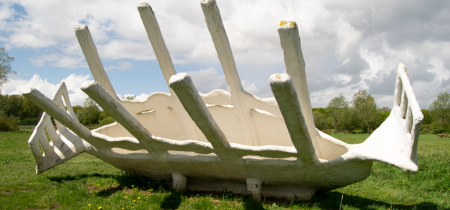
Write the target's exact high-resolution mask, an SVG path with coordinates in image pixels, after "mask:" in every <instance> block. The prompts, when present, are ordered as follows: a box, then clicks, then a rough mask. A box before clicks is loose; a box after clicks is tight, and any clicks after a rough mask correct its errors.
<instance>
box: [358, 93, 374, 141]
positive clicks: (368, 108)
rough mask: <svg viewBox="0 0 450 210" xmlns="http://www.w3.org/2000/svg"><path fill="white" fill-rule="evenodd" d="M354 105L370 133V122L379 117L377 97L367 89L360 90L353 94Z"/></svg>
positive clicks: (359, 117)
mask: <svg viewBox="0 0 450 210" xmlns="http://www.w3.org/2000/svg"><path fill="white" fill-rule="evenodd" d="M352 105H353V108H354V109H355V110H356V115H357V116H358V119H359V120H360V122H361V123H362V125H363V126H364V127H367V133H368V134H370V124H371V123H374V122H375V121H376V119H377V117H378V115H377V104H376V103H375V99H374V98H373V97H372V96H371V95H370V94H368V93H367V92H366V91H365V90H360V91H358V92H357V93H355V95H353V101H352Z"/></svg>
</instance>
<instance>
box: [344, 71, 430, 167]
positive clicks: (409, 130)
mask: <svg viewBox="0 0 450 210" xmlns="http://www.w3.org/2000/svg"><path fill="white" fill-rule="evenodd" d="M422 120H423V114H422V111H421V110H420V107H419V104H418V102H417V100H416V96H415V95H414V92H413V90H412V88H411V84H410V83H409V79H408V75H407V73H406V68H405V65H403V64H402V63H400V65H399V67H398V71H397V81H396V83H395V99H394V107H393V108H392V111H391V114H390V115H389V117H388V118H387V119H386V120H385V121H384V122H383V124H381V126H380V127H379V128H378V129H377V130H376V131H375V132H374V133H373V134H372V135H371V136H370V137H369V138H368V139H367V140H366V141H365V142H364V143H362V144H359V145H354V147H355V148H357V149H354V150H353V151H358V156H360V157H361V158H363V159H371V160H377V161H381V162H385V163H388V164H391V165H394V166H396V167H399V168H401V169H403V170H405V171H410V172H412V173H416V172H417V171H418V165H419V163H418V158H417V144H418V141H419V134H420V129H421V126H422Z"/></svg>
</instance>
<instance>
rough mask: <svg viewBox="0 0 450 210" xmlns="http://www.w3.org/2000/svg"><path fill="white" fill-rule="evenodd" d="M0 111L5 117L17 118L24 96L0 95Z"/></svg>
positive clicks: (19, 114) (20, 112)
mask: <svg viewBox="0 0 450 210" xmlns="http://www.w3.org/2000/svg"><path fill="white" fill-rule="evenodd" d="M2 98H3V99H2V101H3V103H2V106H1V107H0V109H1V110H0V112H1V113H2V114H3V115H5V116H7V117H15V118H19V117H20V116H21V115H22V111H23V110H22V105H23V101H24V100H23V99H24V97H23V96H21V95H5V96H3V97H2Z"/></svg>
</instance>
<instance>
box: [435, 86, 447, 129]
mask: <svg viewBox="0 0 450 210" xmlns="http://www.w3.org/2000/svg"><path fill="white" fill-rule="evenodd" d="M430 114H431V115H432V116H433V118H434V119H436V120H437V121H438V122H439V123H441V124H442V125H443V126H444V127H445V126H446V125H447V124H449V117H450V94H449V93H447V92H441V93H439V95H438V96H437V99H436V100H434V101H433V102H432V103H431V104H430Z"/></svg>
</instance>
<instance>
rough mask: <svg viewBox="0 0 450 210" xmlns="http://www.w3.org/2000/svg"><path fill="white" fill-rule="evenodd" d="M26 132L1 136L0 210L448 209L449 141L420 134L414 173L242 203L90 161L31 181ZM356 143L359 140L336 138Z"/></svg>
mask: <svg viewBox="0 0 450 210" xmlns="http://www.w3.org/2000/svg"><path fill="white" fill-rule="evenodd" d="M30 134H31V132H30V131H20V132H0V209H133V208H134V209H175V208H179V209H285V208H288V209H339V207H340V203H341V199H342V209H450V139H439V138H437V135H421V136H420V139H419V147H418V155H419V172H418V173H417V174H416V175H413V174H409V173H407V172H404V171H402V170H400V169H397V168H395V167H393V166H389V165H387V164H383V163H379V162H375V163H374V166H373V170H372V174H371V175H370V176H369V178H367V179H366V180H364V181H362V182H359V183H356V184H353V185H349V186H346V187H344V188H340V189H336V190H333V191H329V192H323V193H319V194H317V195H316V196H315V197H314V199H313V200H311V201H308V202H299V201H296V202H283V201H280V200H273V199H270V198H265V199H263V202H262V203H261V204H259V203H256V202H254V201H253V200H252V199H250V198H249V197H247V196H241V195H234V194H231V193H228V192H222V193H218V194H197V193H189V192H187V193H184V194H179V193H175V192H172V191H170V188H169V187H168V183H164V182H158V181H153V180H148V179H146V178H142V177H132V176H130V175H127V174H124V173H122V172H121V171H120V170H118V169H116V168H114V167H112V166H110V165H108V164H106V163H104V162H102V161H100V160H99V159H96V158H95V157H93V156H90V155H88V154H81V155H80V156H78V157H76V158H73V159H72V160H69V161H67V162H66V163H64V164H62V165H60V166H57V167H55V168H53V169H51V170H49V171H47V172H44V174H42V175H36V174H35V171H34V170H35V162H34V158H33V156H32V154H31V152H30V150H29V148H28V145H27V140H28V138H29V136H30ZM333 136H334V137H336V138H338V139H341V140H343V141H345V142H348V143H360V142H362V141H364V139H366V138H367V137H368V135H365V134H338V135H333Z"/></svg>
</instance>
